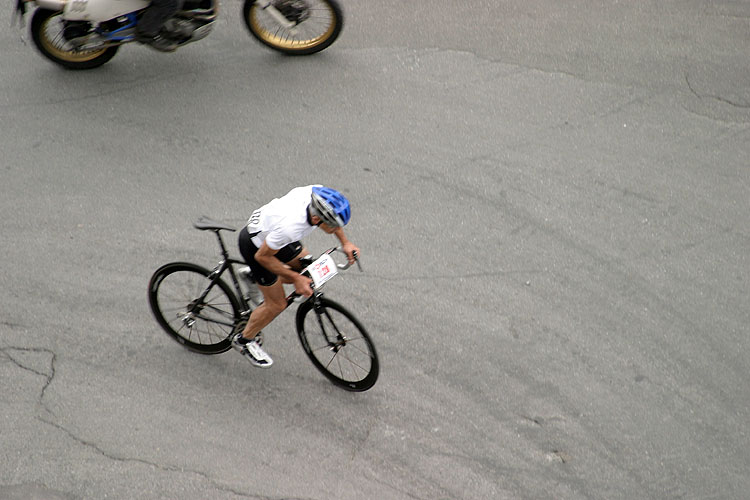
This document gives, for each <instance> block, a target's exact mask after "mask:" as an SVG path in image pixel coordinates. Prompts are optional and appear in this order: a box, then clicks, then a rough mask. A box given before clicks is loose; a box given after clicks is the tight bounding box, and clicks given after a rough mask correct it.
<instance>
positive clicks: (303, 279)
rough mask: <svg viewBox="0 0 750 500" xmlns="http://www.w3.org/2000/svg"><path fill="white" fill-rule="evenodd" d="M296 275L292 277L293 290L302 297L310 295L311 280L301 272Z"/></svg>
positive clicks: (311, 290)
mask: <svg viewBox="0 0 750 500" xmlns="http://www.w3.org/2000/svg"><path fill="white" fill-rule="evenodd" d="M297 276H298V277H297V278H295V279H294V291H295V292H297V293H298V294H300V295H302V296H303V297H309V296H311V295H312V294H313V289H312V286H311V285H312V280H311V279H310V278H308V277H307V276H303V275H301V274H298V275H297Z"/></svg>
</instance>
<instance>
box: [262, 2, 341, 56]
mask: <svg viewBox="0 0 750 500" xmlns="http://www.w3.org/2000/svg"><path fill="white" fill-rule="evenodd" d="M323 7H325V10H326V11H327V12H326V14H327V16H326V17H327V18H328V19H330V22H329V23H328V26H326V29H325V31H324V32H323V33H321V34H320V35H318V36H314V37H312V38H305V39H299V38H295V37H294V36H293V35H292V34H291V33H289V31H288V30H285V29H283V28H281V27H279V26H278V25H276V26H275V27H274V28H273V31H271V29H269V28H268V27H267V26H266V25H264V23H263V22H262V19H261V15H262V14H261V12H262V10H261V9H260V8H259V7H257V4H255V5H254V6H253V8H252V9H250V12H249V14H248V16H247V17H248V21H249V22H250V25H251V26H252V29H253V32H255V33H256V34H257V35H258V36H259V37H260V38H261V39H263V41H265V42H266V43H268V44H269V45H273V46H274V47H279V48H281V49H285V50H305V49H309V48H312V47H315V46H317V45H320V44H321V43H323V42H325V41H326V40H328V38H330V36H331V35H332V34H333V32H334V30H335V29H336V13H335V12H334V11H333V9H332V8H331V7H330V6H329V5H328V4H327V3H322V7H321V8H323ZM305 22H309V21H305ZM302 24H303V25H304V22H303V23H302Z"/></svg>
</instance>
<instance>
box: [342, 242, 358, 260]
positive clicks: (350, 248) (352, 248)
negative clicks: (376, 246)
mask: <svg viewBox="0 0 750 500" xmlns="http://www.w3.org/2000/svg"><path fill="white" fill-rule="evenodd" d="M341 250H343V251H344V253H345V254H346V256H347V258H348V259H349V264H354V261H355V260H356V259H355V257H354V254H355V253H356V254H357V257H356V258H357V259H358V258H359V255H360V251H359V248H358V247H357V245H355V244H354V243H346V244H345V245H343V246H342V247H341Z"/></svg>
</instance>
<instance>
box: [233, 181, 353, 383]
mask: <svg viewBox="0 0 750 500" xmlns="http://www.w3.org/2000/svg"><path fill="white" fill-rule="evenodd" d="M350 217H351V208H350V206H349V200H347V199H346V197H344V195H342V194H341V193H339V192H338V191H336V190H335V189H331V188H328V187H323V186H321V185H317V184H316V185H312V186H304V187H297V188H294V189H292V190H291V191H289V193H287V194H286V195H284V196H282V197H281V198H276V199H274V200H272V201H271V202H269V203H268V204H266V205H263V206H262V207H260V208H259V209H258V210H256V211H255V212H253V214H252V215H251V216H250V219H249V220H248V222H247V225H246V226H245V227H244V228H242V230H241V231H240V236H239V247H240V253H241V254H242V257H243V258H244V259H245V262H247V264H248V266H250V269H251V271H252V277H253V279H254V280H255V282H256V283H257V284H258V285H259V286H258V288H259V289H260V291H261V292H262V293H263V303H261V304H260V305H259V306H258V308H257V309H255V310H253V312H252V313H251V314H250V319H249V321H248V322H247V325H244V328H243V329H242V331H237V332H236V333H235V334H234V335H233V337H232V347H234V348H235V349H236V350H238V351H239V352H240V353H242V355H243V356H245V357H247V359H248V360H249V361H250V362H251V363H252V364H253V365H255V366H259V367H261V368H269V367H270V366H271V365H272V364H273V360H272V359H271V356H269V355H268V353H267V352H266V351H265V350H264V349H263V347H262V346H261V343H262V341H261V339H260V338H259V337H257V335H258V333H260V331H261V329H262V328H264V327H265V326H266V325H268V324H269V323H271V321H273V320H274V318H276V316H278V315H279V314H280V313H281V312H282V311H283V310H284V309H286V307H287V302H286V296H285V292H284V287H283V285H282V284H283V283H287V284H293V285H294V288H295V290H296V292H297V293H299V294H300V295H303V296H305V297H309V296H311V295H312V293H313V291H312V287H311V283H312V280H310V278H307V277H305V276H303V275H301V274H299V272H297V271H300V270H301V269H302V265H301V264H300V261H299V259H300V257H304V256H306V255H307V251H306V249H305V248H304V247H303V246H302V244H301V243H300V240H301V239H302V238H304V237H305V236H307V235H308V234H310V233H311V232H312V231H313V230H314V229H315V228H316V227H320V228H321V229H322V230H323V231H325V232H326V233H328V234H333V235H335V236H336V237H337V238H338V240H339V241H340V242H341V249H342V250H343V251H344V252H345V253H346V255H347V257H348V258H349V262H350V263H353V262H354V256H355V254H358V253H359V248H357V247H356V246H355V245H354V244H353V243H352V242H350V241H349V240H348V239H347V237H346V235H345V234H344V229H343V227H344V226H345V225H346V224H347V223H348V222H349V219H350ZM238 330H239V328H238Z"/></svg>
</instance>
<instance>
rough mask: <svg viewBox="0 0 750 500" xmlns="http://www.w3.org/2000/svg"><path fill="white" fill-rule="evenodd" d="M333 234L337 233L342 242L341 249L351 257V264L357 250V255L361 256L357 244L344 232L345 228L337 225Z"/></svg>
mask: <svg viewBox="0 0 750 500" xmlns="http://www.w3.org/2000/svg"><path fill="white" fill-rule="evenodd" d="M333 234H335V235H336V238H338V239H339V241H340V242H341V249H342V250H343V251H344V253H345V254H346V256H347V257H349V264H354V252H357V257H359V254H360V251H359V248H358V247H357V245H355V244H354V243H352V242H351V241H349V238H347V237H346V234H344V228H341V227H337V228H336V230H335V231H333Z"/></svg>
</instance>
